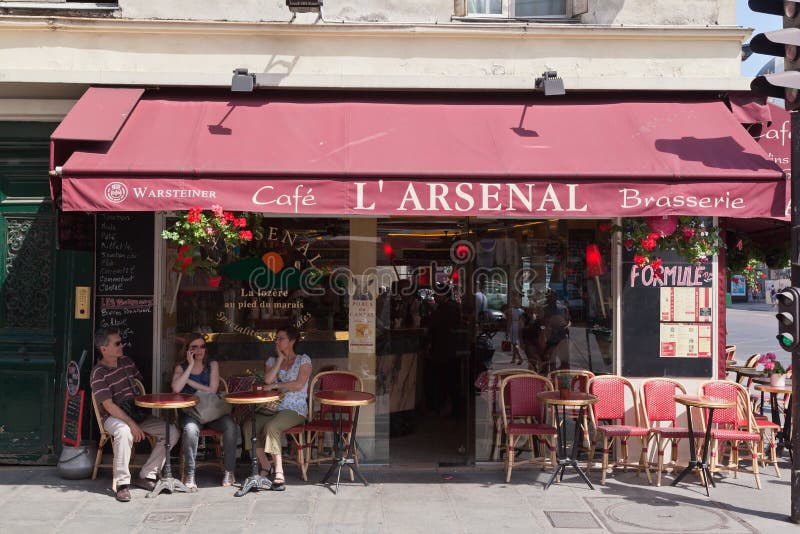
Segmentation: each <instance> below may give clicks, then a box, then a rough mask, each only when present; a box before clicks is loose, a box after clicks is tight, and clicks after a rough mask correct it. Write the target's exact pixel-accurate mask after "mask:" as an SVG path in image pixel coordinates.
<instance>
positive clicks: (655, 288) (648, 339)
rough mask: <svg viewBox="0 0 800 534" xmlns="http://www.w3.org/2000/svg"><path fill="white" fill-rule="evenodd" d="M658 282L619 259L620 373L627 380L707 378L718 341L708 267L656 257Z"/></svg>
mask: <svg viewBox="0 0 800 534" xmlns="http://www.w3.org/2000/svg"><path fill="white" fill-rule="evenodd" d="M660 256H661V259H662V261H663V266H664V267H663V272H662V273H661V274H662V276H661V278H659V277H657V276H655V275H654V272H653V269H652V268H651V267H649V266H645V267H643V268H641V267H638V266H636V265H635V264H634V263H633V254H632V253H630V252H627V251H623V258H622V267H623V269H622V310H621V314H622V315H621V317H622V336H621V338H622V368H621V373H622V374H623V375H624V376H628V377H653V376H673V377H709V378H710V377H711V375H712V365H711V364H712V357H711V356H712V355H713V349H714V343H715V342H716V334H715V332H716V324H715V323H714V322H713V315H712V310H713V302H714V300H713V299H714V284H713V272H712V266H711V264H710V263H708V264H705V265H692V264H689V263H687V262H686V260H684V259H683V258H682V257H681V256H678V255H677V254H676V253H675V252H672V251H662V252H661V253H660Z"/></svg>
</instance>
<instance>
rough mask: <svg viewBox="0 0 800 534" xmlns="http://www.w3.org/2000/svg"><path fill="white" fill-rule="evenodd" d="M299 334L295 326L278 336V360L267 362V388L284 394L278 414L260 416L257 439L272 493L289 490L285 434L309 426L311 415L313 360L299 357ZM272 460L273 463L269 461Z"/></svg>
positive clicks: (281, 330) (248, 430)
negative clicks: (283, 452)
mask: <svg viewBox="0 0 800 534" xmlns="http://www.w3.org/2000/svg"><path fill="white" fill-rule="evenodd" d="M298 337H299V333H298V331H297V329H296V328H294V327H293V326H286V327H283V328H279V329H278V330H277V331H276V332H275V356H273V357H270V358H269V359H267V361H266V363H265V369H264V382H265V384H266V385H267V388H272V389H276V390H278V391H279V392H281V393H283V394H284V395H283V399H281V404H280V406H279V407H278V411H277V412H274V413H273V412H269V413H260V412H256V435H257V436H258V442H259V443H261V444H262V445H261V446H260V447H256V456H257V457H258V461H259V463H260V464H261V467H262V473H261V476H268V477H270V478H272V489H273V490H276V491H280V490H283V489H285V486H284V484H285V483H286V479H285V477H284V475H283V461H282V459H281V436H282V435H283V431H284V430H286V429H287V428H291V427H293V426H295V425H299V424H302V423H304V422H305V420H306V415H307V414H308V381H309V378H310V377H311V358H309V357H308V355H306V354H297V353H296V352H295V344H296V343H297V341H298ZM251 427H252V425H249V424H246V425H244V433H245V441H244V442H245V443H249V442H250V440H251V439H252V430H251ZM267 454H269V455H270V456H272V463H270V461H269V459H268V458H267Z"/></svg>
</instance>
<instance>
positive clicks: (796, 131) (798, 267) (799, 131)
mask: <svg viewBox="0 0 800 534" xmlns="http://www.w3.org/2000/svg"><path fill="white" fill-rule="evenodd" d="M791 116H792V154H791V157H792V165H791V172H792V176H791V189H792V191H791V199H792V212H791V245H790V246H791V254H792V285H793V286H795V287H800V184H798V180H800V113H798V112H796V111H793V112H792V113H791ZM792 369H800V351H793V352H792ZM798 384H800V378H797V379H794V380H792V436H791V437H790V438H789V439H791V443H792V506H791V516H790V517H789V519H790V520H791V521H792V522H794V523H800V454H798V453H800V432H798V428H800V427H798V424H800V418H799V417H798V416H800V409H798V396H799V395H800V385H798Z"/></svg>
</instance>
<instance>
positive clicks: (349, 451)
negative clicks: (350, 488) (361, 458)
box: [314, 390, 375, 494]
mask: <svg viewBox="0 0 800 534" xmlns="http://www.w3.org/2000/svg"><path fill="white" fill-rule="evenodd" d="M314 397H315V398H316V399H317V400H318V401H319V402H320V403H321V404H327V405H328V406H334V407H340V408H353V419H352V426H353V428H352V429H351V432H350V442H349V443H348V444H346V443H345V439H344V434H345V431H344V417H343V415H344V412H345V410H333V451H334V453H333V457H334V458H333V462H332V463H331V466H330V468H328V472H327V473H325V476H324V477H322V483H323V484H327V482H328V479H329V478H330V477H331V475H332V474H333V471H334V470H335V469H337V468H338V473H337V474H336V490H335V491H334V493H337V494H338V493H339V480H340V479H341V477H342V467H344V466H347V467H348V468H349V469H350V471H352V472H353V474H354V475H356V476H357V477H358V478H359V480H361V482H363V483H364V485H365V486H368V485H369V484H368V483H367V479H365V478H364V476H363V475H362V474H361V472H360V471H359V470H358V466H357V465H356V464H355V461H354V460H353V450H354V449H355V447H356V427H357V426H358V409H359V408H360V407H361V406H366V405H368V404H372V403H373V402H375V395H373V394H372V393H367V392H366V391H350V390H323V391H318V392H317V393H316V394H315V395H314Z"/></svg>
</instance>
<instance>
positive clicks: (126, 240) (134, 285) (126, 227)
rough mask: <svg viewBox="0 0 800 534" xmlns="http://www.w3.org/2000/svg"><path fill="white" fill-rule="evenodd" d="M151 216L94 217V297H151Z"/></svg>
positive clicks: (108, 215) (117, 215)
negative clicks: (95, 221) (95, 278)
mask: <svg viewBox="0 0 800 534" xmlns="http://www.w3.org/2000/svg"><path fill="white" fill-rule="evenodd" d="M154 231H155V218H154V217H153V214H152V213H100V214H98V215H97V232H96V236H97V243H96V248H95V250H96V254H95V258H96V263H97V265H96V271H95V272H96V275H97V291H96V294H97V295H152V294H153V232H154Z"/></svg>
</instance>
